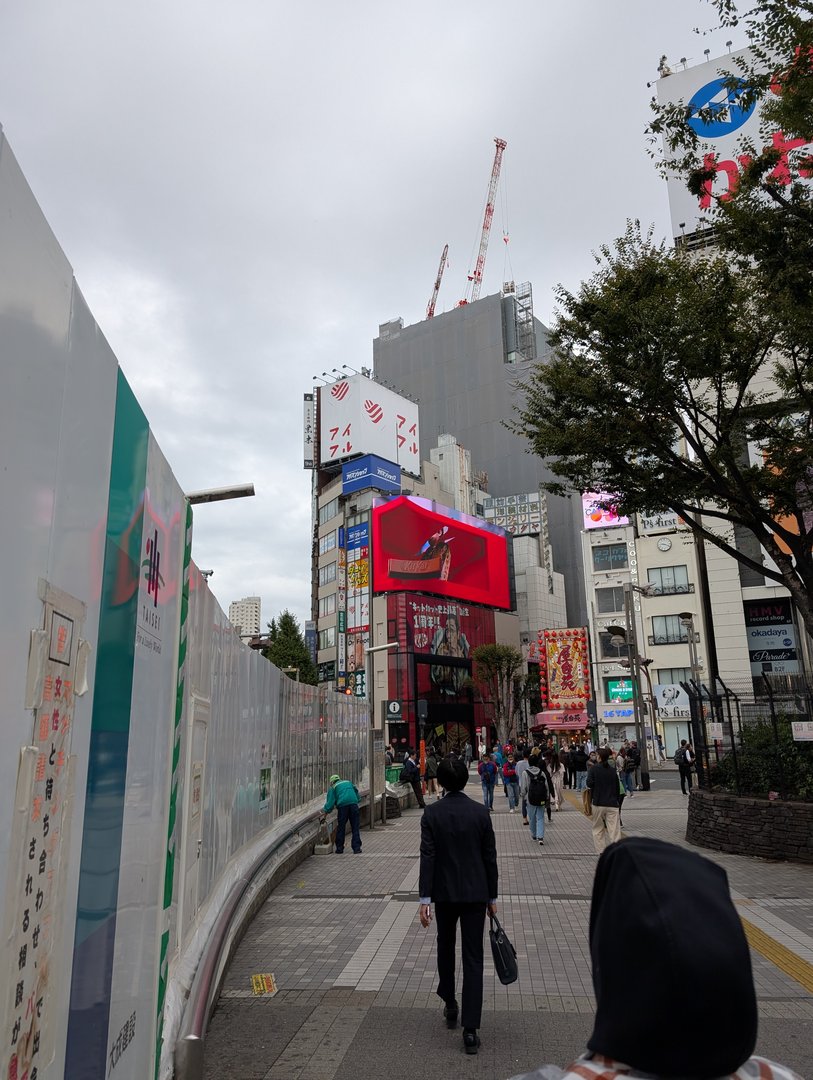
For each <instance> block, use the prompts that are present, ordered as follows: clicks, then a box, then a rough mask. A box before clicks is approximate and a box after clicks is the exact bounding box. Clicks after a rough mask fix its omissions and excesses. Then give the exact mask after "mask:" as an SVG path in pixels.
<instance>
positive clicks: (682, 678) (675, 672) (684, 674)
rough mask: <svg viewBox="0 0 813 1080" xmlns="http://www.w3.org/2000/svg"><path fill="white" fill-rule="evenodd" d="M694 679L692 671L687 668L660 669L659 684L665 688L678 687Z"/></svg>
mask: <svg viewBox="0 0 813 1080" xmlns="http://www.w3.org/2000/svg"><path fill="white" fill-rule="evenodd" d="M691 677H692V669H691V668H687V667H659V668H658V682H659V683H663V684H664V686H669V685H677V684H678V683H682V682H688V681H689V680H690V679H691Z"/></svg>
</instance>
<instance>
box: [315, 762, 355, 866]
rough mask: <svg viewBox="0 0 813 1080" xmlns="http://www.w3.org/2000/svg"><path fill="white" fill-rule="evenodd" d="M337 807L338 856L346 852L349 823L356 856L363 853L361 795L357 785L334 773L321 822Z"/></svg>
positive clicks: (329, 784)
mask: <svg viewBox="0 0 813 1080" xmlns="http://www.w3.org/2000/svg"><path fill="white" fill-rule="evenodd" d="M334 807H335V809H336V811H337V814H338V820H337V822H336V841H335V849H336V854H337V855H341V854H342V852H343V851H344V835H345V832H346V831H347V822H348V820H349V822H350V831H351V834H352V837H353V839H352V846H353V852H354V854H356V855H358V854H359V853H360V852H361V832H360V831H359V820H360V819H359V793H358V788H357V787H356V785H355V784H353V783H351V782H350V780H342V778H341V777H340V776H339V774H338V773H334V774H333V776H331V778H330V779H329V780H328V789H327V796H326V798H325V805H324V806H323V807H322V816H321V818H320V821H324V820H325V817H326V816H327V815H328V814H329V813H330V812H331V810H333V809H334Z"/></svg>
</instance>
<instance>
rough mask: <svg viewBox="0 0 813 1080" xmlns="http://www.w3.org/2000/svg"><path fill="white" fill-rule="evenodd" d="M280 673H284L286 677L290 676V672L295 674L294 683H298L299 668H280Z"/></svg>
mask: <svg viewBox="0 0 813 1080" xmlns="http://www.w3.org/2000/svg"><path fill="white" fill-rule="evenodd" d="M280 671H283V672H285V674H286V675H290V674H291V673H292V672H296V681H297V682H299V668H298V667H284V668H280Z"/></svg>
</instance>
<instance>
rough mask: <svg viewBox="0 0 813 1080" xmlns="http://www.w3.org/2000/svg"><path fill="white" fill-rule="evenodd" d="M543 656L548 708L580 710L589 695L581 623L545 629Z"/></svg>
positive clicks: (588, 667) (585, 652) (588, 668)
mask: <svg viewBox="0 0 813 1080" xmlns="http://www.w3.org/2000/svg"><path fill="white" fill-rule="evenodd" d="M544 640H545V658H546V666H547V674H548V704H549V707H550V708H551V709H583V708H584V707H585V704H586V702H587V701H588V699H589V697H590V658H589V655H588V650H587V630H586V629H585V628H584V627H583V626H579V627H576V628H568V629H562V630H546V631H545V634H544Z"/></svg>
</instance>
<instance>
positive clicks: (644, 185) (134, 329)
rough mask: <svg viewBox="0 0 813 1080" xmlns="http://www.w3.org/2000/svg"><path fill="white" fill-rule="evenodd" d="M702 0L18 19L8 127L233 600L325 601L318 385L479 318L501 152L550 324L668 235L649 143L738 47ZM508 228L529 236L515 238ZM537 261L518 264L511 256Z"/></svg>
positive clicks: (185, 8)
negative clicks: (664, 72) (672, 78)
mask: <svg viewBox="0 0 813 1080" xmlns="http://www.w3.org/2000/svg"><path fill="white" fill-rule="evenodd" d="M711 14H712V13H711V10H710V8H709V6H708V5H706V4H703V3H699V2H696V0H673V2H672V3H670V4H653V3H651V0H650V2H644V0H625V2H624V3H619V2H617V3H606V2H605V0H578V2H571V3H569V4H567V5H554V4H552V3H545V2H539V0H521V2H519V3H517V4H514V5H512V7H511V8H510V11H509V9H503V8H500V7H499V6H495V5H494V4H493V3H492V2H488V3H487V2H484V0H474V2H471V0H469V2H463V0H446V2H444V3H442V4H438V3H437V2H434V3H430V2H428V0H420V2H418V3H413V4H410V5H403V4H397V5H396V4H392V3H382V2H381V0H378V2H373V0H357V2H353V3H350V4H342V5H339V4H331V3H328V2H327V0H317V2H315V3H312V4H309V5H286V4H281V3H273V2H269V0H237V2H236V3H234V4H232V5H229V6H228V7H227V8H224V7H223V6H222V5H216V4H214V3H212V2H211V0H204V2H202V3H201V2H199V3H194V4H193V3H191V2H190V0H186V2H175V3H173V4H165V3H162V2H159V0H152V2H145V3H141V4H138V5H131V6H129V7H125V6H123V5H118V4H110V3H109V2H107V0H105V2H103V0H87V2H86V3H84V4H83V5H81V7H77V6H76V5H60V4H47V3H44V2H42V0H40V2H34V3H31V4H26V5H18V6H16V7H15V8H13V9H11V10H9V9H8V7H7V9H6V12H5V14H4V16H3V26H2V28H0V29H2V32H1V33H0V122H2V124H3V126H4V129H5V132H6V135H7V137H8V139H9V141H10V143H11V145H12V147H13V149H14V151H15V153H16V155H17V157H18V159H19V160H20V163H21V165H22V168H23V170H24V171H25V173H26V175H27V177H28V180H29V182H30V183H31V185H32V187H33V189H34V192H35V195H36V196H37V198H38V199H39V201H40V203H41V205H42V207H43V209H44V211H45V213H46V215H47V217H48V219H49V221H50V223H51V226H52V227H53V229H54V231H55V232H56V234H57V237H58V238H59V240H60V242H61V243H62V245H63V247H64V249H65V251H66V254H67V256H68V258H69V259H70V261H71V263H72V264H73V266H74V269H75V271H76V275H77V278H78V281H79V284H80V287H81V288H82V290H83V292H84V294H85V296H86V297H87V300H88V303H89V304H90V307H91V309H92V310H93V312H94V314H95V316H96V318H97V320H98V321H99V323H100V325H101V327H102V329H103V331H104V332H105V334H106V335H107V337H108V339H109V341H110V343H111V345H112V347H113V348H114V350H115V351H116V354H117V355H118V357H119V359H120V361H121V363H122V366H123V368H124V370H125V373H126V374H127V376H128V378H129V380H130V382H131V384H132V385H133V387H134V389H135V391H136V393H137V394H138V396H139V399H140V400H141V402H142V404H143V406H144V408H145V410H146V412H147V414H148V416H149V417H150V420H151V423H152V425H153V429H154V430H155V433H156V436H157V438H158V439H159V441H160V443H161V445H162V447H163V449H164V452H165V453H166V454H167V457H168V458H169V460H170V462H171V463H172V465H173V468H174V470H175V472H176V475H177V476H178V478H179V480H180V482H181V483H182V484H183V485H184V486H185V488H186V489H187V490H190V489H193V488H197V487H206V486H219V485H221V484H226V483H231V482H238V481H246V480H253V481H254V482H255V484H256V487H257V492H258V497H257V498H256V499H254V500H245V501H242V502H235V503H230V504H220V505H213V506H208V507H200V508H198V510H197V512H196V514H195V535H194V545H193V554H194V557H195V559H196V561H197V562H198V564H199V565H200V566H202V567H204V568H207V569H208V568H214V569H215V576H214V578H213V579H212V586H213V588H214V591H215V593H216V594H217V596H218V598H219V600H220V602H221V604H223V606H224V607H225V606H227V604H228V602H229V601H230V600H232V599H235V598H238V597H241V596H244V595H248V594H253V593H260V594H261V595H262V597H263V618H264V621H265V620H267V619H268V618H270V617H271V615H272V614H274V613H276V612H278V611H279V610H280V609H281V608H283V607H290V608H291V609H292V610H294V611H295V612H296V613H297V615H298V616H299V617H300V618H305V617H306V616H307V613H308V610H309V590H310V566H309V553H310V477H309V474H307V473H305V472H304V470H303V469H302V468H301V464H302V462H301V454H302V451H301V401H302V394H303V392H305V391H307V390H309V389H310V385H311V376H312V375H313V374H314V373H319V372H321V371H323V370H330V369H331V368H333V367H340V366H341V364H342V363H348V364H350V365H352V366H354V367H359V366H360V365H361V364H364V363H369V362H370V359H371V340H372V338H373V337H374V336H375V335H376V333H377V327H378V324H379V323H380V322H382V321H383V320H385V319H388V318H390V317H393V316H395V315H399V314H400V315H403V316H404V318H405V320H406V321H407V322H414V321H417V320H418V319H420V318H422V317H423V314H424V311H425V307H426V303H427V300H428V298H429V294H430V292H431V288H432V283H433V281H434V276H435V271H436V268H437V263H438V259H439V257H440V252H441V249H442V247H443V245H444V244H445V243H449V245H450V266H449V269H448V270H447V273H446V276H445V278H444V282H443V287H442V290H441V294H440V300H439V304H438V310H439V311H440V310H443V309H448V308H451V307H452V306H454V304H455V303H456V302H457V300H459V299H460V298H461V297H462V295H463V292H464V290H465V283H466V272H467V270H468V269H469V264H470V259H471V257H472V252H473V248H474V245H475V243H476V240H477V238H478V234H479V226H480V221H481V215H482V208H483V202H484V197H485V190H486V184H487V180H488V174H489V170H490V167H491V160H492V157H493V143H492V139H493V137H494V136H495V135H500V136H502V137H504V138H506V139H507V140H508V149H507V151H506V155H505V168H504V173H503V184H502V189H501V195H500V199H499V206H498V209H497V213H496V214H495V219H494V227H493V232H492V240H491V246H490V250H489V258H488V262H487V266H486V278H485V285H484V290H483V291H484V293H485V292H493V291H496V290H497V289H498V288H499V286H500V283H501V281H502V280H503V277H504V276H512V277H514V278H516V279H517V280H531V281H532V282H533V283H534V295H535V302H536V308H537V314H538V315H539V316H540V317H541V318H543V319H545V320H549V319H550V316H551V313H552V307H553V299H552V293H553V287H554V286H555V285H556V283H557V282H560V281H562V282H564V283H565V284H567V285H568V286H569V287H575V286H576V285H577V284H578V282H579V280H580V279H581V278H583V277H584V276H586V275H587V274H589V273H590V271H591V269H592V265H593V264H592V259H591V254H590V253H591V250H592V249H594V248H596V247H597V246H598V245H599V244H600V243H602V242H605V241H607V240H611V239H612V238H613V237H614V236H616V235H618V234H619V233H620V232H622V231H623V228H624V222H625V220H626V218H627V217H640V218H642V219H643V220H644V221H646V222H649V221H653V222H654V223H655V224H656V228H657V229H658V230H659V231H660V232H662V233H664V234H666V233H667V231H668V219H667V206H666V191H665V187H664V185H663V184H662V182H661V181H660V180H659V178H658V177H657V175H656V173H655V171H654V169H653V166H652V163H651V162H650V160H649V159H648V157H647V156H646V152H645V142H644V137H643V134H642V132H643V127H644V125H645V123H646V120H647V116H648V101H649V97H650V91H648V90H647V87H646V82H647V80H651V79H652V78H653V77H654V75H655V70H656V66H657V61H658V58H659V57H660V55H661V54H662V53H666V54H667V55H668V56H669V57H670V58H677V57H680V56H683V55H686V56H688V57H690V58H693V60H694V62H697V61H698V60H702V59H703V57H702V50H703V48H706V47H710V48H711V49H712V54H715V53H720V52H723V51H724V45H723V40H724V39H725V37H726V36H727V35H725V34H717V35H716V36H713V37H710V38H708V39H701V38H698V37H696V36H694V35H693V34H692V33H691V27H692V26H694V25H697V24H698V23H699V22H702V21H703V20H706V21H707V22H709V21H710V19H711ZM504 229H507V231H508V233H509V235H510V243H509V244H508V245H506V244H504V243H503V240H502V234H503V230H504ZM509 257H510V261H509Z"/></svg>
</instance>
